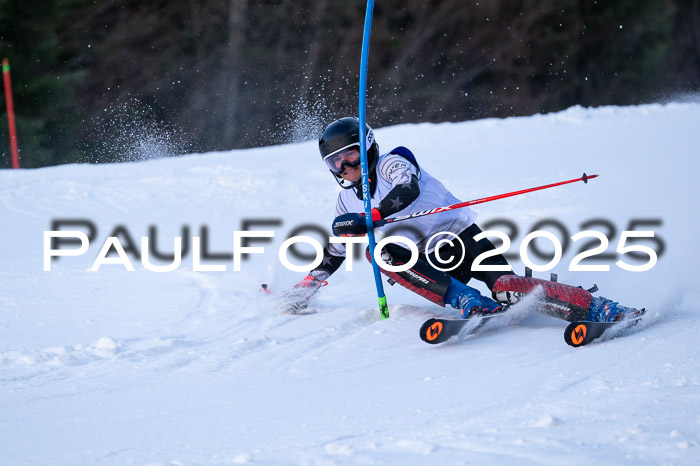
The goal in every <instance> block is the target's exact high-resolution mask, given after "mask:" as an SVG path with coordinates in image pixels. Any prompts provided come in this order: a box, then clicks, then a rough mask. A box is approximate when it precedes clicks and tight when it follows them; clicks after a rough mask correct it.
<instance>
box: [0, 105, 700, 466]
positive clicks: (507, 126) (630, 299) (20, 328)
mask: <svg viewBox="0 0 700 466" xmlns="http://www.w3.org/2000/svg"><path fill="white" fill-rule="evenodd" d="M698 128H700V105H698V104H668V105H646V106H640V107H626V108H615V107H606V108H599V109H584V108H571V109H569V110H567V111H564V112H561V113H557V114H550V115H539V116H533V117H529V118H510V119H505V120H495V119H490V120H483V121H475V122H467V123H459V124H452V123H444V124H437V125H436V124H420V125H404V126H396V127H391V128H383V129H379V130H378V131H377V138H378V141H379V143H380V146H381V148H382V149H384V150H389V149H391V148H392V147H395V146H398V145H404V146H407V147H409V148H411V149H412V150H413V151H414V153H415V154H416V156H417V157H418V160H419V162H420V163H421V164H422V166H423V168H424V169H425V170H427V171H429V172H430V173H431V174H433V175H434V176H437V177H438V178H440V179H442V180H443V181H444V182H445V184H446V185H447V186H448V187H449V188H450V189H451V190H452V191H453V192H454V193H455V195H457V196H458V197H459V198H461V199H465V200H467V199H475V198H479V197H484V196H488V195H493V194H498V193H502V192H508V191H513V190H516V189H523V188H527V187H531V186H538V185H542V184H547V183H552V182H555V181H559V180H563V179H570V178H574V177H577V176H580V175H581V173H583V172H584V171H585V172H587V173H589V174H591V173H598V174H600V175H601V176H600V177H599V178H596V179H594V180H592V181H590V182H589V183H588V184H587V185H584V184H583V183H576V184H572V185H568V186H564V187H559V188H555V189H551V190H546V191H541V192H537V193H532V194H528V195H524V196H520V197H515V198H509V199H505V200H500V201H495V202H492V203H488V204H483V205H481V206H477V208H476V209H475V210H477V212H479V219H478V220H477V221H478V223H479V224H480V225H482V226H483V225H486V224H488V223H489V222H491V221H494V220H499V219H501V220H503V219H508V218H509V219H512V220H513V221H514V222H515V225H516V226H517V228H518V231H517V232H514V231H509V229H508V228H509V227H508V226H507V225H504V224H500V225H495V224H494V226H493V227H494V228H499V229H502V230H504V231H505V232H506V233H508V234H509V235H510V236H511V240H512V246H511V251H510V252H512V253H516V254H517V253H518V248H519V245H520V242H521V241H522V239H523V238H524V236H525V235H526V234H527V233H528V232H529V231H531V230H532V229H533V227H534V226H536V224H537V223H538V222H540V221H542V220H543V219H550V220H554V221H556V222H559V223H555V224H552V223H551V221H550V223H549V224H545V225H543V226H542V229H547V230H550V231H552V232H553V233H555V234H556V235H557V236H558V237H559V238H562V240H563V238H565V237H566V236H571V235H573V234H575V233H578V232H579V231H583V230H584V229H589V228H590V229H598V230H601V231H603V232H605V233H606V234H608V235H609V236H610V246H609V249H608V252H609V253H613V256H612V257H613V258H607V259H605V260H601V259H598V260H597V261H596V260H595V259H594V260H593V263H607V264H610V265H611V267H610V271H609V272H571V271H569V270H568V268H569V263H570V261H571V259H572V258H573V257H574V255H575V254H576V253H577V252H578V250H579V249H580V243H576V244H573V243H571V244H569V245H568V247H567V248H566V252H565V254H564V257H563V259H562V261H561V263H560V264H559V265H558V266H557V267H556V268H555V269H554V270H553V271H554V272H557V273H558V274H559V280H560V281H562V282H565V283H571V284H575V285H579V284H580V285H583V286H585V287H589V286H591V285H592V284H593V283H597V284H598V286H599V287H600V292H599V294H601V295H603V296H607V297H610V298H614V299H617V300H619V301H621V302H622V303H624V304H627V305H630V306H636V307H646V308H647V309H648V310H649V318H648V319H646V321H645V323H644V328H642V329H641V330H640V331H639V332H637V333H635V334H632V335H629V336H626V337H624V338H618V339H614V340H610V341H605V342H602V343H600V344H596V345H591V346H588V347H584V348H579V349H574V348H571V347H569V346H567V345H566V344H565V343H564V340H563V337H562V333H563V329H564V327H565V323H564V322H562V321H560V320H556V319H553V318H550V317H545V316H540V315H535V314H527V315H523V316H520V318H519V319H518V320H517V321H516V322H513V325H510V326H507V327H502V328H499V329H496V330H493V331H491V332H487V333H483V334H480V335H477V336H474V337H473V338H467V339H465V340H464V341H458V342H448V343H446V344H444V345H440V346H436V347H431V346H428V345H426V344H424V343H423V342H421V341H420V340H419V338H418V334H417V331H418V328H419V327H420V324H421V323H422V322H423V321H424V320H425V319H426V318H428V317H429V316H431V315H433V314H435V313H439V314H443V315H454V314H455V311H453V310H449V309H443V308H440V307H438V306H436V305H433V304H431V303H429V302H427V301H425V300H423V299H422V298H420V297H418V296H416V295H414V294H412V293H410V292H408V291H406V290H403V289H400V288H399V287H393V288H392V287H387V288H388V289H387V296H388V301H389V304H390V312H391V318H390V319H388V320H384V321H381V320H379V315H378V310H377V306H376V295H375V291H374V282H373V279H372V278H371V269H370V267H369V265H368V264H366V263H364V261H359V260H358V261H357V262H356V264H355V269H354V271H353V272H344V271H343V270H340V271H338V272H337V273H336V274H335V275H334V276H333V277H331V279H330V280H329V286H327V287H325V288H324V289H322V292H321V293H319V295H318V297H317V299H316V300H315V302H314V307H315V309H316V310H317V311H318V312H317V313H315V314H311V315H305V316H290V315H283V314H280V313H279V312H278V311H277V310H276V309H275V306H274V303H273V302H271V300H270V299H269V298H267V297H266V296H261V295H260V294H259V292H258V291H257V286H258V284H259V283H262V282H267V283H270V284H271V286H272V287H273V288H275V289H284V288H286V287H288V286H290V285H292V284H293V283H295V281H297V280H299V279H300V278H301V277H302V274H300V273H293V272H290V271H288V270H286V269H285V268H284V267H282V266H281V265H280V262H279V259H278V257H277V250H278V248H279V245H280V244H281V242H282V241H283V240H284V239H285V238H286V237H287V236H288V235H289V234H290V233H292V232H294V230H295V229H297V227H300V226H303V225H304V224H314V225H318V226H319V227H321V228H323V229H326V230H327V229H328V226H329V225H330V222H331V220H332V216H333V211H334V210H333V209H334V203H335V193H336V190H337V189H338V188H337V186H336V184H335V182H334V181H333V179H332V177H331V176H330V175H329V174H328V172H327V171H326V169H325V168H324V166H323V164H322V163H321V162H320V160H319V157H318V155H317V150H316V147H315V143H314V142H313V141H312V142H307V143H302V144H295V145H287V146H277V147H268V148H262V149H250V150H241V151H232V152H227V153H211V154H203V155H191V156H186V157H180V158H176V159H161V160H152V161H146V162H139V163H129V164H119V165H100V166H88V165H68V166H60V167H53V168H45V169H39V170H32V171H28V170H23V171H3V172H0V218H1V219H2V228H1V229H0V439H2V447H1V448H0V464H8V465H10V464H12V465H23V464H65V465H78V464H187V465H192V464H194V465H199V464H235V463H247V462H250V463H262V464H466V463H470V464H489V463H490V464H571V463H577V464H587V463H592V462H595V463H596V464H620V463H634V464H698V462H700V349H699V345H698V340H699V339H700V317H699V316H698V302H700V292H699V291H698V290H699V289H700V273H699V272H698V267H697V262H698V259H700V254H698V246H697V241H698V240H697V232H698V231H699V229H700V228H699V227H700V220H699V219H698V213H697V212H698V209H697V202H698V197H699V196H700V188H699V187H698V184H699V183H698V181H697V173H698V168H700V162H698V158H699V157H698V156H699V155H700V152H699V149H698V136H697V134H698ZM60 219H63V220H65V219H72V220H82V221H88V222H90V223H91V224H93V226H94V227H95V230H96V231H95V238H94V240H93V241H92V242H91V245H90V248H89V250H88V252H87V253H86V254H85V255H83V256H80V257H62V258H60V259H58V260H55V261H53V263H52V268H51V271H50V272H44V271H43V256H42V248H43V232H44V231H45V230H50V229H51V224H52V222H53V221H55V220H60ZM261 219H264V220H266V221H269V222H273V223H272V224H268V225H267V226H265V225H264V224H263V225H261V224H257V225H255V226H250V225H246V224H244V222H245V221H246V220H257V221H260V220H261ZM640 219H641V220H642V221H644V222H646V223H641V224H639V225H638V226H633V228H630V222H631V221H633V220H637V221H639V220H640ZM650 222H651V223H650ZM649 225H652V226H649ZM151 226H153V227H155V231H154V232H153V233H154V234H152V235H150V236H151V241H153V240H154V239H155V240H157V250H159V251H163V252H167V251H172V249H173V238H174V237H175V236H185V237H191V236H207V238H208V241H209V244H208V250H209V252H210V253H216V254H231V253H232V252H233V232H234V231H235V230H251V229H257V230H272V231H274V232H275V237H274V240H273V241H272V242H270V243H256V244H251V246H254V245H258V246H264V247H265V253H264V254H255V255H252V256H251V257H250V258H249V259H248V260H245V261H243V263H242V267H241V271H239V272H234V271H233V262H232V261H231V260H230V259H228V258H219V259H217V260H214V261H210V262H207V263H208V264H210V265H211V264H219V265H225V266H226V267H227V270H226V271H225V272H196V271H194V270H193V266H192V253H191V252H189V253H188V254H186V255H185V256H184V257H183V261H182V265H181V266H180V267H179V268H177V270H175V271H172V272H168V273H156V272H152V271H149V270H146V269H145V268H144V266H143V265H141V263H140V261H139V260H138V259H137V258H135V257H133V256H129V257H130V260H131V262H132V263H133V265H134V267H135V269H136V270H135V271H134V272H128V271H126V270H125V268H124V267H123V266H121V265H110V264H107V265H103V266H102V267H101V268H100V270H99V271H97V272H90V271H88V269H89V268H90V266H91V265H92V263H93V261H94V259H95V257H96V256H97V255H98V253H99V251H100V248H101V246H102V245H103V244H104V242H105V240H106V238H107V237H108V236H110V235H111V234H113V233H114V232H115V230H116V231H117V233H118V234H117V236H119V237H120V238H121V239H124V238H126V237H127V236H128V238H130V239H132V240H133V245H132V246H133V248H132V249H130V250H132V251H133V250H134V249H135V250H140V249H141V247H140V244H139V242H140V237H142V236H148V235H149V227H151ZM203 226H204V227H206V228H208V231H207V234H206V235H202V234H201V233H202V232H201V227H203ZM183 227H184V229H186V230H185V231H184V232H183ZM562 228H564V229H565V230H566V232H562V231H560V230H561V229H562ZM63 229H70V228H69V227H66V226H64V227H63ZM78 229H82V230H84V227H79V228H78ZM611 229H614V230H615V231H614V232H613V231H610V230H611ZM626 229H637V230H645V229H646V230H649V229H651V230H654V231H655V234H656V238H657V241H660V242H657V243H653V242H648V240H647V242H646V243H644V244H647V245H651V246H656V248H657V249H658V248H660V247H661V245H662V244H663V247H664V250H663V253H662V254H661V255H660V257H659V261H658V263H657V265H656V266H655V267H654V268H653V269H652V270H650V271H647V272H640V273H634V272H628V271H624V270H622V269H620V268H619V267H618V266H616V265H615V261H616V260H618V259H620V258H623V257H622V256H617V255H615V254H614V252H615V248H616V247H617V243H618V240H619V237H620V232H621V231H622V230H626ZM302 234H309V232H305V233H302ZM312 236H314V234H312ZM315 236H316V237H319V236H318V233H317V234H315ZM122 244H124V245H125V246H127V244H126V243H125V242H122ZM538 244H540V247H541V249H545V250H546V242H541V243H538ZM127 249H129V248H127ZM532 257H533V260H535V261H536V262H539V263H544V262H547V260H539V259H536V258H534V256H532ZM624 259H625V260H626V261H629V262H630V263H635V264H639V263H642V262H643V261H642V262H634V261H632V260H631V259H628V258H626V257H625V258H624ZM513 264H514V267H515V270H516V271H517V272H522V268H523V264H522V262H520V261H519V260H514V261H513ZM536 276H540V277H543V278H548V273H540V274H536ZM479 288H480V289H481V290H482V291H485V288H484V287H483V286H479Z"/></svg>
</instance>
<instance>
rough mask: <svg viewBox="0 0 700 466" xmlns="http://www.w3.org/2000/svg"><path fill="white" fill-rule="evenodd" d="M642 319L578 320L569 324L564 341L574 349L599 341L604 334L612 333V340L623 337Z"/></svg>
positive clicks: (639, 317)
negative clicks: (614, 320) (611, 320)
mask: <svg viewBox="0 0 700 466" xmlns="http://www.w3.org/2000/svg"><path fill="white" fill-rule="evenodd" d="M642 317H643V313H642V315H639V316H637V317H633V318H631V319H625V320H621V321H617V322H590V321H586V320H580V321H576V322H571V323H570V324H569V325H567V327H566V330H564V341H566V343H568V344H569V345H571V346H573V347H574V348H578V347H579V346H584V345H587V344H589V343H591V342H593V341H596V340H599V339H600V338H601V337H602V336H603V335H604V334H605V333H606V332H608V331H610V332H608V334H610V333H612V338H614V337H617V336H620V335H623V334H625V333H627V332H628V331H629V330H630V329H632V328H633V327H634V326H635V325H637V324H638V323H639V322H640V321H641V320H642Z"/></svg>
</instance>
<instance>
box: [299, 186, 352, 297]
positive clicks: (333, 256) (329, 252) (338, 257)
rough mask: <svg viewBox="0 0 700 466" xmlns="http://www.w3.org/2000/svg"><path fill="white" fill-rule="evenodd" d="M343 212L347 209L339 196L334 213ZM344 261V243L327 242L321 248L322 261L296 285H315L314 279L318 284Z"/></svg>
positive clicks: (339, 213) (340, 213)
mask: <svg viewBox="0 0 700 466" xmlns="http://www.w3.org/2000/svg"><path fill="white" fill-rule="evenodd" d="M344 213H347V209H345V206H344V205H343V203H342V202H341V201H340V198H338V202H337V204H336V206H335V215H336V217H337V216H338V215H342V214H344ZM344 261H345V245H343V244H336V243H330V244H328V246H326V247H325V248H323V261H321V265H319V266H318V267H316V268H315V269H313V270H312V271H311V272H309V274H308V275H307V276H306V278H304V280H302V281H301V282H299V283H298V284H297V286H300V285H301V286H305V285H304V283H309V282H311V283H312V285H316V282H314V280H315V281H317V282H318V283H319V284H320V283H322V282H324V281H326V279H328V277H330V276H331V275H333V273H334V272H335V271H336V270H338V268H340V266H341V265H342V264H343V262H344ZM319 286H320V285H319ZM316 288H318V287H316Z"/></svg>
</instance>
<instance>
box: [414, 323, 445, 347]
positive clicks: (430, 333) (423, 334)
mask: <svg viewBox="0 0 700 466" xmlns="http://www.w3.org/2000/svg"><path fill="white" fill-rule="evenodd" d="M443 329H444V326H443V324H442V322H440V321H439V320H438V319H428V320H426V321H425V322H423V325H421V328H420V339H421V340H423V341H424V342H426V343H430V344H431V345H434V344H437V343H442V342H443V341H444V338H440V334H442V331H443Z"/></svg>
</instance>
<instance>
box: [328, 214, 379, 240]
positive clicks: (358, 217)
mask: <svg viewBox="0 0 700 466" xmlns="http://www.w3.org/2000/svg"><path fill="white" fill-rule="evenodd" d="M381 219H382V215H381V214H380V213H379V210H377V209H372V221H375V222H376V221H378V220H381ZM333 234H334V235H335V236H364V235H366V234H367V222H366V221H365V213H364V212H362V213H359V214H358V213H355V212H351V213H347V214H343V215H339V216H338V217H336V218H335V220H333Z"/></svg>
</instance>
